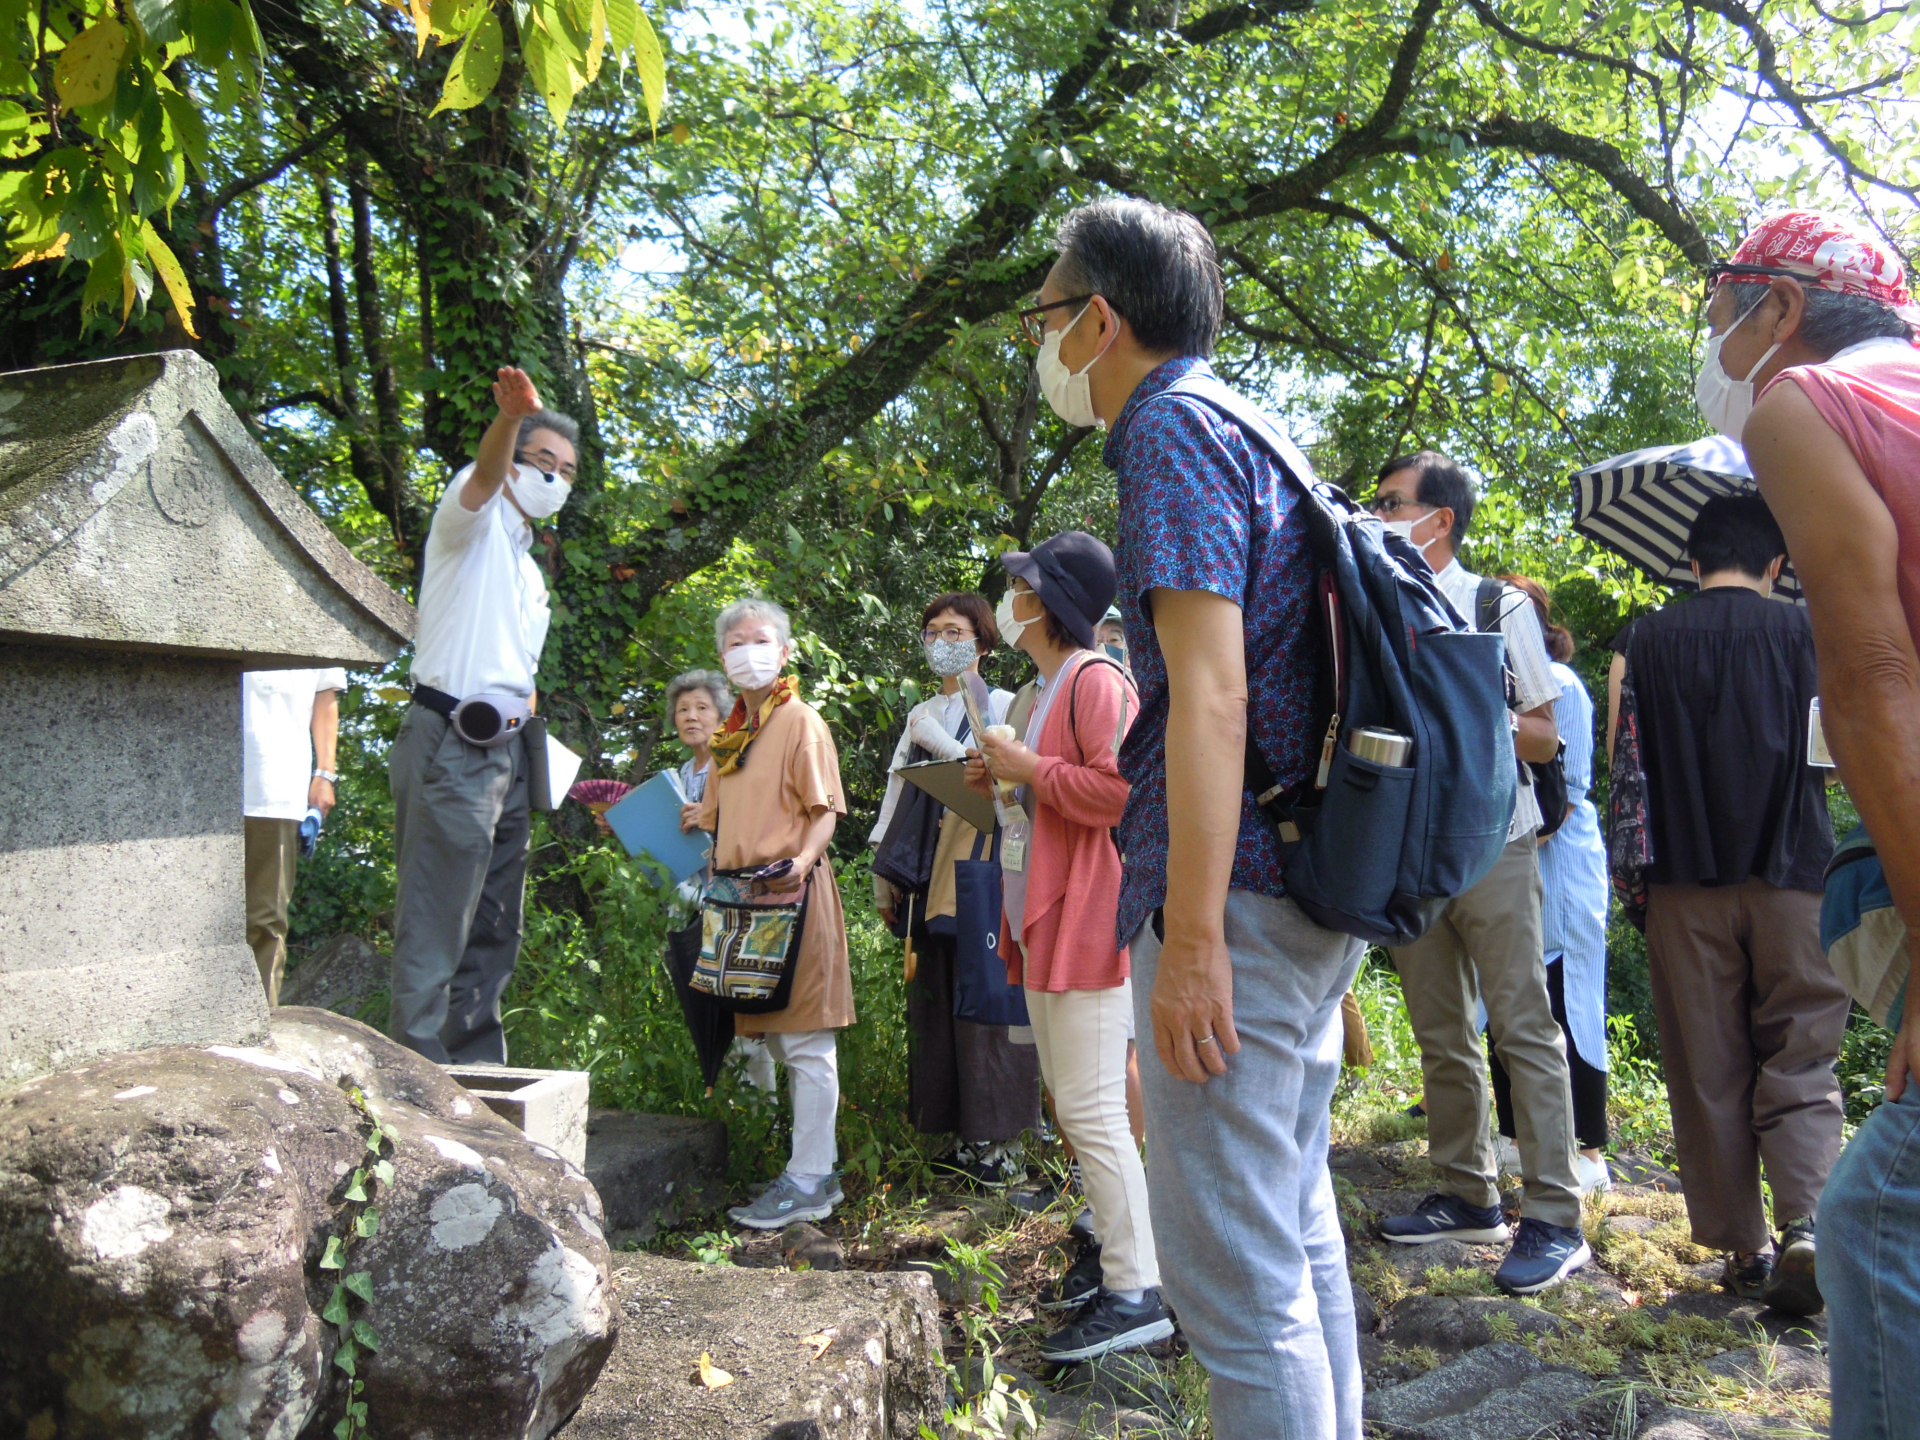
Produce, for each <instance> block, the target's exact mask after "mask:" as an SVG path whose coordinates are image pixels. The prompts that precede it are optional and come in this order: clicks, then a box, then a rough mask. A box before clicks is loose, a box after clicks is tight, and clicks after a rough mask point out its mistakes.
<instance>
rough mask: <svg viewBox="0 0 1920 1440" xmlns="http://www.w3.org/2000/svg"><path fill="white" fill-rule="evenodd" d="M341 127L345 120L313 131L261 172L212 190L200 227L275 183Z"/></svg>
mask: <svg viewBox="0 0 1920 1440" xmlns="http://www.w3.org/2000/svg"><path fill="white" fill-rule="evenodd" d="M345 125H346V121H344V120H336V121H334V122H333V123H332V124H331V125H328V126H327V127H326V128H324V129H322V130H316V131H314V133H313V134H311V135H309V136H308V137H307V138H306V139H305V140H302V141H301V142H300V143H299V144H298V145H296V146H294V147H293V149H291V150H289V151H287V153H286V154H284V155H282V156H281V157H280V158H279V159H278V160H275V161H274V162H273V163H272V164H271V165H268V166H267V167H266V168H265V169H263V170H256V171H254V172H253V174H251V175H242V176H241V177H240V178H239V179H238V180H235V181H232V182H231V183H229V184H227V185H224V186H222V187H221V188H220V189H218V190H216V191H214V192H213V198H212V199H211V200H209V201H207V203H206V205H205V207H204V208H203V209H202V210H201V211H200V223H201V224H203V225H208V224H211V223H213V221H214V220H215V219H216V218H217V217H218V216H219V214H220V212H221V211H222V210H224V209H226V208H227V206H229V205H231V204H232V203H233V202H234V201H235V200H238V199H239V198H240V197H241V196H242V195H244V194H246V193H247V192H248V191H249V190H258V189H259V188H260V187H261V186H262V185H270V184H272V183H273V182H274V181H275V180H278V179H279V178H280V177H281V176H282V175H284V174H286V173H287V171H288V169H289V168H290V167H292V166H294V165H298V164H299V163H300V162H301V161H302V160H304V159H306V158H307V157H308V156H309V155H311V154H313V153H314V152H315V151H316V150H319V149H321V148H323V147H324V146H325V145H326V144H327V142H328V141H330V140H332V139H333V137H334V136H336V135H338V134H339V133H340V131H341V130H342V129H343V128H345Z"/></svg>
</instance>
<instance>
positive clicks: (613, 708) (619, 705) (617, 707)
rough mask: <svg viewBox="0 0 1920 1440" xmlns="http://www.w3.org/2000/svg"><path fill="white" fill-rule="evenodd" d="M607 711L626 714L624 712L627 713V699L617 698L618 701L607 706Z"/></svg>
mask: <svg viewBox="0 0 1920 1440" xmlns="http://www.w3.org/2000/svg"><path fill="white" fill-rule="evenodd" d="M607 713H608V714H609V715H624V714H626V713H627V702H626V701H624V700H616V701H614V702H613V704H611V705H609V706H608V707H607Z"/></svg>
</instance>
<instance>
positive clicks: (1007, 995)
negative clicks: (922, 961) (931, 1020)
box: [953, 827, 1031, 1025]
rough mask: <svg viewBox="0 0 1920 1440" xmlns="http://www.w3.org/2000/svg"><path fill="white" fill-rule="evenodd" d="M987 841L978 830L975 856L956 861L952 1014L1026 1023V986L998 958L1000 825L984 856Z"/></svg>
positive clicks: (990, 1022)
mask: <svg viewBox="0 0 1920 1440" xmlns="http://www.w3.org/2000/svg"><path fill="white" fill-rule="evenodd" d="M986 843H987V837H986V836H985V835H976V836H975V837H974V841H973V858H972V859H970V860H956V861H954V862H953V889H954V902H955V903H954V938H955V941H956V948H955V953H954V958H953V1015H954V1018H955V1019H956V1020H971V1021H972V1022H973V1023H974V1024H976V1025H1026V1024H1029V1023H1031V1022H1030V1021H1029V1020H1028V1019H1027V992H1026V990H1025V989H1024V988H1023V987H1021V986H1019V985H1010V984H1008V983H1007V962H1006V961H1004V960H1002V959H1001V958H1000V919H1001V905H1002V901H1003V898H1004V897H1003V895H1002V892H1001V884H1000V831H999V829H998V827H995V829H994V832H993V850H992V852H991V854H990V855H989V856H988V857H987V858H986V859H984V860H983V859H982V858H981V857H980V851H981V848H982V847H983V846H984V845H985V844H986Z"/></svg>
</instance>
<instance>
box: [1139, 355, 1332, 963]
mask: <svg viewBox="0 0 1920 1440" xmlns="http://www.w3.org/2000/svg"><path fill="white" fill-rule="evenodd" d="M1195 372H1198V373H1201V374H1211V373H1212V369H1211V367H1210V366H1209V365H1208V364H1207V362H1206V361H1205V360H1202V359H1199V358H1198V357H1195V356H1187V357H1184V358H1182V359H1177V360H1169V361H1167V362H1166V364H1164V365H1162V366H1160V367H1159V368H1158V369H1156V370H1154V371H1153V372H1152V373H1151V374H1150V375H1148V376H1147V378H1146V379H1144V380H1142V381H1141V382H1140V385H1139V388H1138V389H1136V390H1135V391H1134V392H1133V395H1132V396H1131V397H1130V398H1129V399H1128V401H1127V403H1126V406H1125V407H1124V408H1123V409H1122V410H1121V412H1120V418H1119V419H1118V420H1117V421H1116V422H1115V424H1114V427H1113V433H1112V434H1111V435H1110V436H1109V437H1108V439H1107V444H1106V449H1105V452H1104V456H1103V458H1104V459H1105V460H1106V463H1107V465H1108V467H1109V468H1111V469H1112V470H1114V471H1115V472H1116V475H1117V480H1118V486H1119V499H1120V537H1119V538H1120V545H1119V548H1118V550H1117V551H1116V552H1115V556H1114V559H1115V564H1116V568H1117V569H1118V572H1119V580H1120V610H1121V613H1122V615H1123V616H1124V617H1125V619H1126V627H1127V651H1128V659H1129V661H1130V662H1131V663H1132V665H1133V672H1134V678H1135V680H1136V681H1137V682H1138V684H1139V687H1140V715H1139V718H1138V719H1136V720H1135V721H1134V723H1133V728H1132V729H1131V730H1129V731H1128V732H1127V739H1126V743H1125V745H1124V746H1123V747H1122V748H1121V751H1120V772H1121V774H1123V775H1125V776H1126V778H1127V782H1128V784H1129V785H1130V786H1131V787H1132V788H1131V789H1130V791H1129V792H1128V795H1127V808H1126V813H1125V814H1124V815H1123V816H1122V817H1121V820H1120V843H1121V849H1122V851H1123V853H1124V854H1125V856H1126V871H1125V875H1124V878H1123V879H1122V881H1121V885H1120V911H1119V915H1118V917H1117V921H1116V928H1117V929H1118V932H1119V939H1120V943H1121V944H1123V945H1124V944H1125V943H1127V941H1129V940H1130V939H1132V938H1133V934H1134V932H1135V931H1136V930H1138V929H1139V928H1140V925H1141V922H1142V921H1144V920H1145V919H1146V918H1147V916H1148V915H1150V914H1151V913H1152V912H1153V911H1154V909H1155V908H1157V907H1158V906H1160V905H1161V904H1163V903H1165V900H1166V895H1167V666H1166V661H1165V659H1164V658H1163V657H1162V655H1161V653H1160V642H1159V639H1158V637H1156V636H1155V634H1154V631H1153V617H1152V612H1151V609H1150V605H1149V602H1148V598H1147V592H1148V591H1150V590H1154V589H1156V588H1159V589H1167V590H1208V591H1212V592H1213V593H1214V594H1216V595H1224V596H1225V597H1226V598H1227V599H1229V600H1231V601H1233V602H1234V603H1235V604H1236V605H1238V606H1240V608H1241V612H1242V615H1243V617H1244V620H1245V624H1246V643H1247V683H1248V690H1249V694H1250V696H1251V704H1250V705H1249V707H1248V709H1249V713H1250V715H1251V718H1252V722H1253V730H1254V738H1255V739H1256V740H1257V741H1258V742H1259V745H1260V753H1261V754H1262V755H1264V756H1265V757H1266V760H1267V763H1268V765H1270V766H1271V767H1272V768H1273V773H1274V776H1275V778H1276V779H1277V780H1279V782H1280V783H1281V784H1283V785H1292V784H1295V783H1297V782H1298V781H1300V780H1301V779H1303V778H1304V777H1305V776H1306V775H1307V773H1308V770H1309V769H1310V767H1311V766H1312V764H1313V761H1314V759H1315V757H1316V756H1317V754H1318V748H1317V747H1318V743H1319V737H1318V736H1317V735H1315V734H1314V729H1315V726H1316V719H1315V704H1316V696H1317V694H1318V689H1317V687H1318V683H1319V679H1320V669H1321V666H1322V664H1323V659H1322V656H1323V652H1324V650H1325V646H1324V644H1323V642H1322V641H1321V639H1320V635H1319V630H1318V627H1317V626H1316V625H1315V624H1314V616H1313V590H1314V576H1315V570H1314V564H1313V559H1312V554H1311V551H1310V550H1309V548H1308V543H1307V531H1306V517H1305V515H1304V514H1303V513H1302V511H1301V509H1300V504H1299V500H1300V491H1299V489H1298V488H1297V487H1296V486H1295V485H1294V484H1293V482H1292V481H1290V480H1289V479H1288V478H1287V477H1286V475H1285V473H1284V472H1283V471H1281V470H1280V468H1279V467H1278V466H1277V465H1275V464H1274V462H1273V461H1272V460H1271V459H1270V458H1269V457H1268V455H1267V453H1266V452H1265V451H1264V450H1262V449H1260V448H1259V447H1258V446H1257V445H1255V444H1254V443H1253V442H1252V441H1250V440H1248V439H1247V438H1246V437H1245V436H1244V435H1242V434H1241V432H1240V429H1239V427H1238V426H1237V425H1235V424H1234V423H1233V422H1232V421H1230V420H1228V419H1226V418H1225V417H1224V416H1222V415H1221V414H1220V413H1219V412H1218V411H1216V410H1214V409H1212V408H1211V407H1210V406H1208V405H1206V404H1204V403H1202V402H1201V401H1199V400H1194V399H1190V398H1188V397H1186V396H1184V395H1171V396H1166V397H1165V398H1158V399H1157V398H1155V397H1158V396H1160V395H1161V394H1162V392H1163V391H1165V390H1166V389H1167V387H1168V386H1170V385H1172V384H1173V383H1174V382H1175V381H1176V380H1178V379H1180V378H1181V377H1182V376H1184V375H1188V374H1193V373H1195ZM1230 883H1231V885H1232V887H1233V888H1234V889H1236V890H1252V891H1255V892H1256V893H1258V894H1262V895H1284V894H1286V884H1285V882H1284V881H1283V880H1282V879H1281V874H1280V850H1279V845H1278V842H1277V840H1276V838H1275V836H1274V833H1273V829H1272V826H1270V825H1269V824H1268V822H1267V820H1266V819H1265V817H1264V816H1262V815H1261V814H1260V812H1259V811H1258V810H1257V809H1256V808H1255V807H1254V803H1253V795H1252V793H1251V792H1246V793H1244V794H1243V795H1242V797H1241V808H1240V843H1239V846H1238V848H1237V849H1236V850H1235V852H1234V857H1233V878H1232V880H1231V882H1230Z"/></svg>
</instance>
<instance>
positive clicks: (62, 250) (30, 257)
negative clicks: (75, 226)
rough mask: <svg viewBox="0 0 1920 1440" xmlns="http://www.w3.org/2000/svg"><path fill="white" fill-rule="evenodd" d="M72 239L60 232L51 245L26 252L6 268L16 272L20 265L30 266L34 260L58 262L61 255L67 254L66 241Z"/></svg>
mask: <svg viewBox="0 0 1920 1440" xmlns="http://www.w3.org/2000/svg"><path fill="white" fill-rule="evenodd" d="M72 238H73V237H72V236H71V235H69V234H67V232H66V231H64V230H62V231H61V232H60V234H59V236H58V238H57V239H55V240H54V242H53V243H52V244H51V245H48V246H45V247H44V248H42V249H39V250H28V251H27V252H25V253H24V254H22V255H19V256H16V257H15V258H14V261H13V263H12V264H11V265H9V266H8V267H7V268H8V269H9V270H18V269H19V268H20V267H21V266H22V265H31V264H33V262H34V261H36V260H58V259H59V258H60V257H61V256H62V255H64V254H66V253H67V241H69V240H71V239H72Z"/></svg>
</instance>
